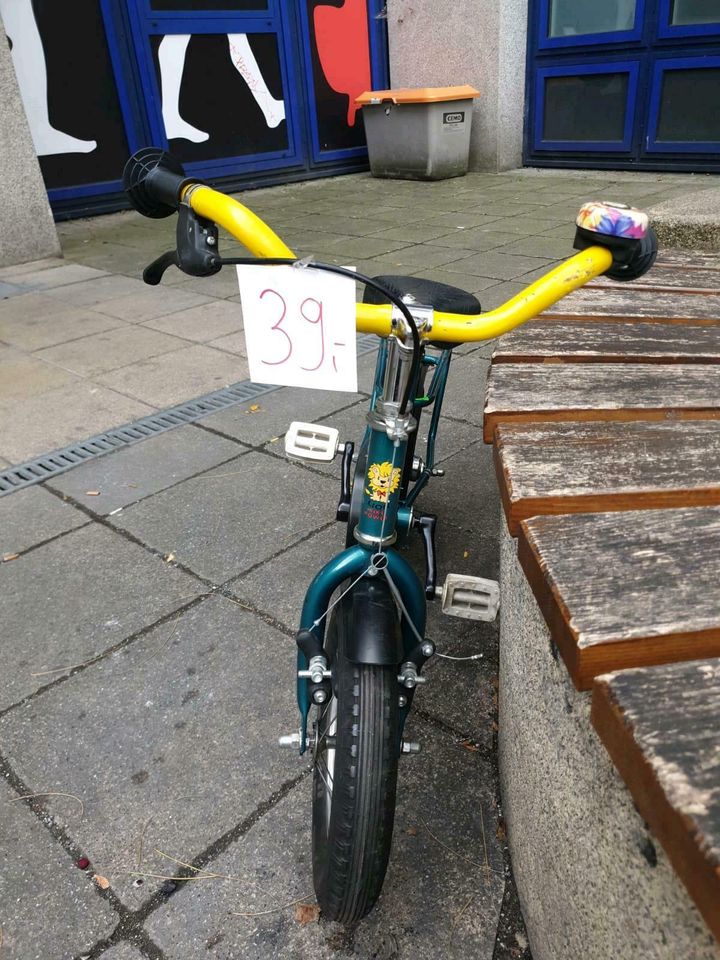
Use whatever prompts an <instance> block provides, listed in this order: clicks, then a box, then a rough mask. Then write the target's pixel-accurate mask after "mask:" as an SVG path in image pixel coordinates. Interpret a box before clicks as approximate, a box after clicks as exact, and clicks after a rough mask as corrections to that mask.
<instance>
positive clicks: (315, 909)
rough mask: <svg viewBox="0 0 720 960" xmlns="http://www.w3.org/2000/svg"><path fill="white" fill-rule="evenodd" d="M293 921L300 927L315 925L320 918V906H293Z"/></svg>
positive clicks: (307, 904)
mask: <svg viewBox="0 0 720 960" xmlns="http://www.w3.org/2000/svg"><path fill="white" fill-rule="evenodd" d="M294 913H295V919H296V920H297V922H298V923H299V924H300V925H301V926H303V927H304V926H305V925H306V924H308V923H317V921H318V919H319V917H320V906H319V904H317V903H297V904H295V911H294Z"/></svg>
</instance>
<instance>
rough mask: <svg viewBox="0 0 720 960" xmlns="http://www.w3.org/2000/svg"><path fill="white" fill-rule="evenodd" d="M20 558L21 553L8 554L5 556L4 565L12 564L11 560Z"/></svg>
mask: <svg viewBox="0 0 720 960" xmlns="http://www.w3.org/2000/svg"><path fill="white" fill-rule="evenodd" d="M19 556H20V554H19V553H6V554H3V563H10V561H11V560H17V558H18V557H19Z"/></svg>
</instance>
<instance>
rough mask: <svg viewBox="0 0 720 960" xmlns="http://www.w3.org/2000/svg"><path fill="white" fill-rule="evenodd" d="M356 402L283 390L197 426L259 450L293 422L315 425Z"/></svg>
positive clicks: (335, 394) (353, 398)
mask: <svg viewBox="0 0 720 960" xmlns="http://www.w3.org/2000/svg"><path fill="white" fill-rule="evenodd" d="M356 402H357V394H354V393H341V392H339V391H324V390H295V389H292V388H287V387H283V388H281V389H279V390H274V391H273V392H272V393H267V394H264V395H263V396H260V397H257V398H256V399H255V400H251V401H248V402H247V403H239V404H235V406H232V407H227V408H226V409H225V410H220V411H219V412H218V413H212V414H210V415H209V416H207V417H203V418H202V420H201V421H200V424H201V425H206V426H208V427H209V428H210V429H212V430H219V431H220V432H221V433H224V434H226V435H227V436H229V437H235V439H237V440H241V441H242V442H243V443H248V444H250V445H251V446H260V445H261V444H265V443H270V442H272V441H275V442H277V441H278V440H279V439H280V438H281V437H284V436H285V432H286V430H287V428H288V427H289V426H290V424H291V423H292V421H293V420H302V421H305V422H306V423H316V422H317V421H318V420H320V419H323V418H324V417H327V416H330V415H331V414H334V413H337V412H338V411H340V410H344V409H346V408H347V407H351V406H353V405H354V404H355V403H356ZM280 451H282V447H280Z"/></svg>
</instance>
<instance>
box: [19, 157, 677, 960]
mask: <svg viewBox="0 0 720 960" xmlns="http://www.w3.org/2000/svg"><path fill="white" fill-rule="evenodd" d="M680 179H681V178H670V177H668V178H662V180H658V179H657V178H655V177H653V178H644V177H640V178H638V179H637V180H635V179H633V180H629V181H627V182H623V183H622V184H620V183H619V182H618V181H616V180H613V181H607V180H606V179H605V180H602V179H598V178H592V183H589V182H586V181H585V180H584V179H583V180H582V181H578V180H577V179H575V178H573V177H567V178H557V177H556V178H552V177H548V178H545V177H540V176H538V177H536V176H534V175H532V174H523V175H517V176H515V175H507V176H499V177H483V176H480V175H473V176H471V177H468V178H467V179H465V180H463V181H453V182H448V183H444V184H432V185H428V184H407V183H382V182H379V181H372V180H370V179H369V178H367V177H364V176H356V177H348V178H344V179H342V180H333V181H325V182H322V183H314V184H307V185H303V186H299V187H291V188H277V189H275V190H267V191H262V192H261V193H260V192H259V193H257V194H253V195H252V197H250V198H248V199H249V201H250V202H251V204H252V205H253V206H254V207H255V208H257V209H258V211H259V212H261V213H263V214H264V215H267V217H268V219H270V221H271V222H272V223H274V224H275V225H276V226H277V228H278V229H279V231H280V232H282V233H283V234H284V235H285V236H287V238H288V240H289V242H290V243H292V244H294V245H296V246H297V248H298V250H299V252H301V253H306V252H316V253H318V254H321V255H322V256H323V257H332V258H335V259H337V260H340V261H342V262H349V261H355V262H357V263H358V266H359V267H360V268H361V269H363V270H365V271H367V272H382V271H390V270H392V271H395V272H397V271H399V270H401V269H406V270H408V271H409V272H413V273H421V272H422V273H427V274H428V275H430V276H434V277H436V278H438V279H443V280H447V281H449V282H453V283H456V284H459V285H461V286H465V287H466V288H468V289H470V290H472V291H474V292H479V293H480V295H481V297H482V298H483V301H484V303H485V304H486V305H490V306H491V305H493V304H496V303H498V302H500V301H501V300H503V299H505V298H506V297H507V296H508V295H509V294H511V293H513V292H515V291H517V290H518V289H520V288H521V287H522V286H523V285H524V284H525V283H527V282H528V280H529V279H530V278H531V277H533V276H534V275H536V273H537V272H538V271H541V270H545V269H546V267H547V266H548V265H549V264H550V263H551V262H552V258H553V257H558V256H561V255H563V254H564V253H566V252H569V238H570V237H571V235H572V226H571V222H572V211H574V210H575V208H576V207H577V205H578V203H579V201H580V200H582V199H584V198H586V197H587V196H588V195H589V194H594V193H597V192H598V191H601V192H602V193H605V191H606V190H607V191H610V190H612V194H613V196H615V197H619V196H623V197H626V198H628V199H630V200H632V201H635V202H641V200H642V197H643V196H644V197H645V198H646V199H649V198H652V197H654V196H657V195H658V194H659V193H662V192H663V191H664V192H665V194H666V195H667V193H669V192H672V191H674V190H679V189H681V186H679V185H678V181H679V180H680ZM666 181H667V182H666ZM658 184H660V186H659V187H658ZM621 186H622V192H621V191H620V187H621ZM682 189H687V187H686V186H685V185H683V186H682ZM569 194H573V197H572V198H569V197H568V195H569ZM607 195H609V193H608V194H607ZM531 204H532V205H531ZM348 210H350V211H353V212H356V213H357V214H358V216H356V217H352V218H349V219H348V218H346V217H345V216H343V217H342V219H340V217H341V214H342V213H343V212H345V211H348ZM341 228H342V231H341ZM61 230H62V232H63V235H64V243H65V250H66V257H67V259H66V261H65V262H64V263H55V262H51V263H44V264H36V265H33V266H28V267H27V268H24V269H15V270H14V271H5V272H4V275H3V278H2V282H3V283H4V284H6V285H7V286H6V287H4V288H3V290H4V292H5V294H7V295H8V296H7V299H6V300H4V301H2V302H1V303H0V339H2V340H3V341H4V343H5V346H4V347H3V348H2V351H3V353H2V354H0V383H2V384H3V391H4V396H3V397H2V400H0V418H1V422H2V424H3V426H2V440H1V441H0V450H2V451H3V456H4V457H5V458H6V459H7V460H13V461H20V460H23V459H25V458H27V457H29V456H32V455H33V454H35V453H39V452H44V451H46V450H48V449H50V448H53V447H57V446H60V445H61V444H63V443H66V442H68V440H71V439H78V438H82V437H85V436H87V435H88V434H90V433H93V432H97V431H98V430H101V429H104V428H106V427H109V426H116V425H117V424H119V423H121V422H122V421H124V420H128V419H132V418H134V417H136V416H139V415H142V414H143V413H145V412H147V411H148V410H153V409H156V408H161V407H164V406H166V405H168V404H169V403H175V402H178V401H181V400H186V399H188V398H189V397H191V396H193V395H195V394H200V393H204V392H207V391H208V390H213V389H216V388H217V387H218V386H221V385H223V384H224V383H226V382H232V381H235V380H240V379H242V378H243V376H244V373H245V368H244V366H243V364H244V360H243V346H242V337H241V324H242V319H241V317H240V314H239V304H237V302H236V300H237V296H236V290H235V280H234V276H233V275H232V273H231V272H230V273H228V274H227V275H225V274H221V275H220V276H219V277H217V278H211V279H210V280H209V281H197V280H189V279H186V278H183V277H182V276H181V275H179V274H177V275H176V276H175V277H174V278H172V279H173V280H174V282H173V283H172V284H171V285H170V286H169V287H166V288H163V289H159V290H157V289H155V290H153V289H149V288H145V287H142V286H138V283H139V281H138V280H137V279H136V278H137V276H138V275H139V272H140V270H141V268H142V266H143V265H144V264H145V263H146V262H148V261H149V260H150V259H152V258H153V257H154V256H156V255H157V254H158V253H160V252H162V250H164V249H166V248H167V247H168V246H169V245H170V243H171V232H172V224H171V223H169V222H161V223H151V222H149V221H142V220H140V219H139V218H136V217H135V216H133V215H130V214H119V215H117V216H114V217H108V218H103V219H100V220H96V221H89V222H75V223H72V224H66V225H62V227H61ZM352 231H355V233H353V232H352ZM225 249H227V250H230V249H232V247H231V246H230V245H227V246H226V248H225ZM70 258H73V260H71V259H70ZM88 270H90V271H93V272H90V273H88ZM97 271H100V272H99V273H98V272H97ZM163 338H167V339H163ZM489 350H490V347H489V345H484V346H480V347H470V348H467V347H466V348H462V349H461V350H460V351H458V356H457V357H456V358H455V360H454V361H453V369H452V371H451V378H450V384H449V387H448V393H447V396H446V401H445V407H444V409H445V416H444V418H443V422H442V429H441V433H440V439H439V448H438V449H439V456H440V459H441V461H442V465H443V466H444V467H445V469H446V472H447V476H446V477H445V478H443V479H438V480H435V481H433V483H432V485H431V486H430V488H429V489H428V490H427V491H426V493H425V494H424V495H423V497H422V500H421V504H422V507H423V508H424V509H426V510H428V511H430V512H434V513H437V514H438V516H439V518H440V523H439V533H438V544H439V557H440V573H441V576H443V577H444V575H445V574H446V573H447V572H449V571H455V572H466V573H468V574H478V575H484V576H491V577H495V576H497V552H498V546H497V540H498V537H497V516H498V504H497V494H496V488H495V481H494V476H493V471H492V466H491V457H490V453H489V450H488V448H486V447H485V446H484V444H483V443H482V440H481V423H482V396H483V387H484V381H485V376H486V372H487V366H488V360H487V357H488V355H489ZM372 359H373V358H372V355H367V356H365V357H363V358H361V361H360V373H361V384H360V387H361V393H360V395H359V396H352V395H347V394H333V393H316V392H312V391H296V390H288V389H281V390H277V391H275V392H273V393H270V394H267V395H265V396H264V397H261V398H260V399H259V400H258V401H257V402H253V403H244V404H237V405H235V406H233V407H230V408H228V409H225V410H223V411H221V412H218V413H214V414H212V415H209V416H206V417H204V418H203V419H201V420H199V421H198V422H197V423H195V424H190V425H186V426H182V427H178V428H177V429H174V430H171V431H169V432H167V433H164V434H162V435H160V436H157V437H154V438H152V439H149V440H146V441H144V442H142V443H138V444H136V445H134V446H131V447H127V448H126V449H123V450H119V451H117V452H115V453H112V454H109V455H107V456H104V457H101V458H99V459H96V460H93V461H91V462H88V463H86V464H84V465H82V466H78V467H76V468H74V469H72V470H69V471H68V472H67V473H64V474H62V475H60V476H57V477H55V478H54V479H51V480H48V481H46V482H45V483H43V484H38V485H35V486H33V487H30V488H27V489H25V490H20V491H17V492H14V493H11V494H9V495H7V496H4V497H1V498H0V556H3V557H7V558H8V559H7V560H6V561H5V562H3V563H1V564H0V596H2V624H3V631H2V633H3V641H4V642H3V653H4V657H3V666H4V677H5V683H4V684H3V686H2V690H1V691H0V772H2V775H3V778H4V782H3V783H2V784H1V785H0V790H1V791H2V793H3V796H2V798H0V803H2V804H3V807H2V809H3V817H2V818H0V842H1V843H2V845H3V847H4V848H5V849H6V850H7V851H8V856H7V857H6V866H5V868H4V870H3V872H2V875H0V904H2V912H1V913H0V927H1V928H2V938H3V947H2V956H3V958H5V957H6V956H7V957H8V958H13V960H33V958H38V960H41V958H42V960H55V958H58V960H66V958H76V960H77V958H80V957H92V958H97V957H100V956H102V957H106V958H109V960H137V958H139V957H146V958H153V960H162V958H168V960H171V958H172V960H188V958H190V957H199V956H206V955H207V956H208V957H215V958H222V960H237V958H240V957H242V958H249V960H252V958H258V960H270V958H278V957H279V958H292V960H296V958H297V960H299V958H300V957H306V956H313V957H318V958H340V960H344V958H347V960H350V958H363V960H365V958H367V960H370V958H375V960H380V958H382V960H410V958H413V960H416V958H417V960H425V958H427V960H430V958H433V960H440V958H442V960H448V958H449V960H453V958H460V957H465V956H472V957H476V958H481V960H511V958H512V960H520V958H521V957H522V958H527V957H529V953H528V952H527V950H526V942H525V939H524V932H523V927H522V920H521V918H520V917H519V915H518V912H517V904H516V901H515V897H514V889H513V885H512V879H511V875H510V872H509V864H508V861H507V854H506V844H505V831H504V824H503V821H502V819H501V812H500V810H499V807H498V799H497V777H496V768H495V763H496V761H495V739H496V736H495V735H496V729H497V727H496V716H497V713H496V696H495V691H496V676H497V641H496V631H495V628H494V626H486V625H485V626H484V625H478V624H472V623H468V622H463V621H459V620H450V619H448V618H441V616H440V615H439V614H438V611H437V608H436V607H435V606H434V605H431V610H430V619H429V627H428V635H429V636H430V637H432V638H433V639H434V640H435V641H436V642H437V644H438V648H439V649H440V650H441V651H442V652H444V653H447V654H449V655H450V656H453V657H467V656H469V655H473V654H477V653H481V654H482V655H483V656H482V658H481V659H478V660H459V661H458V660H436V661H434V662H433V663H431V664H430V665H429V667H428V670H427V676H428V681H429V682H428V683H427V685H425V686H424V687H422V688H420V689H419V691H418V696H417V699H416V709H414V711H413V714H412V718H411V725H410V729H409V731H408V734H409V736H410V737H412V738H413V739H417V740H419V741H420V742H421V744H422V746H423V752H422V753H421V754H420V755H419V756H418V757H412V758H408V759H407V760H403V763H402V766H401V774H400V777H401V779H400V800H399V806H398V814H397V820H396V830H395V837H394V844H393V854H392V859H391V865H390V870H389V873H388V878H387V881H386V886H385V890H384V892H383V895H382V898H381V901H380V903H379V904H378V907H377V909H376V910H375V911H373V913H372V914H371V915H370V917H368V919H367V920H366V921H364V922H363V923H361V924H360V925H358V926H357V927H356V928H354V929H351V930H345V929H343V928H340V927H337V926H335V925H332V924H326V923H324V922H323V921H320V922H319V923H318V922H317V921H316V920H315V919H312V920H311V922H309V923H307V924H304V923H303V922H302V921H303V919H305V918H304V917H303V916H302V914H301V913H300V914H298V913H296V911H295V906H294V905H290V906H288V904H292V902H293V901H295V900H298V899H299V898H304V897H306V896H307V895H309V894H311V893H312V881H311V867H310V825H309V824H310V820H309V814H310V781H309V776H308V768H307V763H306V762H304V761H299V760H298V759H297V757H295V756H293V754H292V753H291V752H290V751H287V752H286V751H281V750H279V749H278V748H276V746H275V742H276V737H277V735H278V734H279V733H284V732H287V731H289V730H291V729H292V728H293V727H294V726H295V724H296V708H295V704H294V659H295V657H294V654H295V645H294V640H293V634H294V631H295V630H296V628H297V625H298V613H299V609H300V604H301V601H302V596H303V593H304V590H305V587H306V585H307V582H308V581H309V579H310V577H311V576H312V574H313V573H314V571H315V569H316V568H317V567H318V566H319V565H320V564H321V563H323V562H324V561H325V560H326V559H328V558H329V557H330V556H331V555H332V554H333V553H335V552H337V550H338V549H340V547H341V545H342V543H343V540H344V529H343V528H342V527H339V526H338V525H337V524H336V523H334V522H333V520H332V518H333V516H334V509H335V502H336V499H337V496H338V492H339V481H338V476H337V474H338V465H337V464H334V465H333V466H332V467H331V468H322V469H314V468H310V467H308V466H302V465H295V464H289V463H288V462H286V460H285V459H284V457H283V456H282V448H281V439H280V438H281V437H282V434H283V433H284V430H285V428H286V426H287V424H288V423H289V421H290V420H292V419H296V418H298V417H300V418H302V419H308V420H316V421H321V422H323V421H324V422H328V423H331V424H333V425H335V426H337V427H338V428H339V429H340V432H341V435H342V438H343V439H352V440H356V441H357V440H359V438H360V436H361V434H362V430H363V428H364V415H365V411H366V409H367V402H368V396H367V394H368V391H369V389H370V383H371V367H372ZM53 378H61V379H60V380H57V379H53ZM405 549H406V550H407V551H408V553H409V554H410V556H411V558H412V559H414V561H416V562H417V564H418V566H419V568H421V567H422V557H421V551H420V546H419V543H417V542H411V543H410V544H409V545H408V546H407V547H406V548H405ZM82 857H87V858H88V860H89V865H88V866H87V867H85V865H84V861H83V860H81V858H82ZM165 878H169V879H165ZM172 878H175V879H172ZM178 878H180V879H178ZM309 902H310V903H311V902H312V900H310V901H309Z"/></svg>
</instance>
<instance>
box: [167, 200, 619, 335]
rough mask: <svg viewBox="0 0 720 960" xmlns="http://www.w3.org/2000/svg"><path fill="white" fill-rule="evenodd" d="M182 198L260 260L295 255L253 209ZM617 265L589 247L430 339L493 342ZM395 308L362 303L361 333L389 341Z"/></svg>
mask: <svg viewBox="0 0 720 960" xmlns="http://www.w3.org/2000/svg"><path fill="white" fill-rule="evenodd" d="M183 199H185V200H187V202H188V203H189V204H190V206H191V207H192V209H193V210H194V211H195V212H196V213H197V214H199V215H200V216H201V217H205V218H206V219H207V220H212V221H214V222H215V223H217V225H218V226H220V227H223V228H224V229H225V230H227V231H228V233H230V234H232V236H233V237H235V239H236V240H239V241H240V243H242V244H244V245H245V246H246V247H247V248H248V250H249V251H250V252H251V253H252V254H254V255H255V256H257V257H288V258H292V257H294V256H295V254H294V253H293V251H292V250H291V249H290V247H288V246H287V245H286V244H285V243H284V242H283V241H282V240H281V239H280V237H278V235H277V234H276V233H275V232H274V231H273V230H271V228H270V227H269V226H268V225H267V224H266V223H265V222H264V221H263V220H261V219H260V217H258V216H256V215H255V214H254V213H253V212H252V210H249V209H248V208H247V207H245V206H243V205H242V204H241V203H238V201H237V200H233V199H232V197H228V196H226V195H225V194H224V193H219V192H218V191H217V190H213V189H211V188H210V187H205V186H195V185H193V186H190V187H188V188H186V190H185V192H184V196H183ZM611 265H612V254H611V253H610V251H609V250H608V249H607V248H605V247H600V246H597V247H589V248H588V249H587V250H583V251H582V252H581V253H577V254H575V256H574V257H570V259H569V260H566V261H565V262H564V263H561V264H560V266H558V267H555V268H554V269H553V270H551V271H550V272H549V273H547V274H545V276H544V277H541V278H540V279H539V280H536V281H535V282H534V283H532V284H530V286H529V287H527V288H526V289H525V290H523V292H522V293H519V294H518V295H517V296H516V297H513V298H512V299H511V300H508V301H507V303H504V304H503V305H502V306H500V307H497V308H496V309H495V310H490V311H488V312H487V313H479V314H476V315H475V316H469V315H465V314H460V313H442V312H440V311H437V310H436V311H435V315H434V317H433V325H432V331H431V332H430V333H429V334H426V338H429V339H432V340H435V341H438V342H442V343H470V342H472V341H476V340H492V339H494V338H495V337H499V336H501V335H502V334H503V333H507V332H508V331H509V330H512V329H513V328H514V327H517V326H519V325H520V324H521V323H525V322H526V321H527V320H532V319H533V318H534V317H537V316H538V314H539V313H542V311H543V310H547V309H548V307H551V306H552V305H553V304H554V303H557V301H558V300H560V299H561V298H562V297H564V296H566V295H567V294H568V293H572V291H573V290H577V289H578V288H579V287H582V286H584V285H585V284H586V283H588V282H589V281H590V280H592V279H593V278H594V277H597V276H600V274H602V273H605V271H606V270H608V269H609V268H610V266H611ZM392 311H393V308H392V306H391V305H390V304H372V303H359V304H357V329H358V331H360V332H361V333H376V334H377V335H378V336H380V337H387V336H389V334H390V333H391V332H392Z"/></svg>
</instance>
